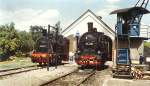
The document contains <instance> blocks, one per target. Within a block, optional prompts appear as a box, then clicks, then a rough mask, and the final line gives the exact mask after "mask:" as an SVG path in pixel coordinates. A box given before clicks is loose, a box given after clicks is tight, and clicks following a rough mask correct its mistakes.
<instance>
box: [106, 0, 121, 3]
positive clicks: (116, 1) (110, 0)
mask: <svg viewBox="0 0 150 86" xmlns="http://www.w3.org/2000/svg"><path fill="white" fill-rule="evenodd" d="M106 1H107V2H109V3H118V2H120V1H121V0H106Z"/></svg>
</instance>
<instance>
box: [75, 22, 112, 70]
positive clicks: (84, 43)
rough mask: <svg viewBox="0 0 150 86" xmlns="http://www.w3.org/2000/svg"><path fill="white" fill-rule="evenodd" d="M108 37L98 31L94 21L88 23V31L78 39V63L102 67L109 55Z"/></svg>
mask: <svg viewBox="0 0 150 86" xmlns="http://www.w3.org/2000/svg"><path fill="white" fill-rule="evenodd" d="M107 38H108V37H107V36H106V35H105V34H104V33H102V32H97V29H96V28H93V23H88V32H86V33H84V34H83V35H82V36H81V37H80V38H79V41H78V43H77V44H78V45H77V52H76V54H75V61H76V63H77V64H78V65H81V66H82V67H84V66H94V67H101V66H103V64H104V62H105V61H106V60H107V59H108V57H109V54H110V53H109V52H110V51H109V48H108V44H109V41H108V39H107Z"/></svg>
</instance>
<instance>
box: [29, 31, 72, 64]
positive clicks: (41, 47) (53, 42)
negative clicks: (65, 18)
mask: <svg viewBox="0 0 150 86" xmlns="http://www.w3.org/2000/svg"><path fill="white" fill-rule="evenodd" d="M45 32H46V31H45ZM48 34H49V35H46V33H45V35H43V36H42V37H41V38H40V39H39V40H37V42H36V48H35V51H34V52H33V53H32V57H31V59H32V62H37V63H39V64H40V65H41V64H42V63H44V64H46V63H48V62H49V63H51V64H54V63H56V60H57V63H58V64H61V62H62V61H67V60H68V58H69V40H68V39H67V38H65V37H63V36H62V35H59V34H57V33H55V32H51V33H48Z"/></svg>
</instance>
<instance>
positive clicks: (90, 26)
mask: <svg viewBox="0 0 150 86" xmlns="http://www.w3.org/2000/svg"><path fill="white" fill-rule="evenodd" d="M87 24H88V32H91V31H92V30H93V22H88V23H87Z"/></svg>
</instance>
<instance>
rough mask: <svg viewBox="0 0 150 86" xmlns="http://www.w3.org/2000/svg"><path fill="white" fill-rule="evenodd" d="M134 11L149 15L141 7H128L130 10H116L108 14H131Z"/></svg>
mask: <svg viewBox="0 0 150 86" xmlns="http://www.w3.org/2000/svg"><path fill="white" fill-rule="evenodd" d="M134 10H138V11H139V14H146V13H150V12H149V11H148V10H147V9H145V8H143V7H130V8H125V9H118V10H115V11H112V12H111V13H110V14H118V13H130V12H132V11H134Z"/></svg>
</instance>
